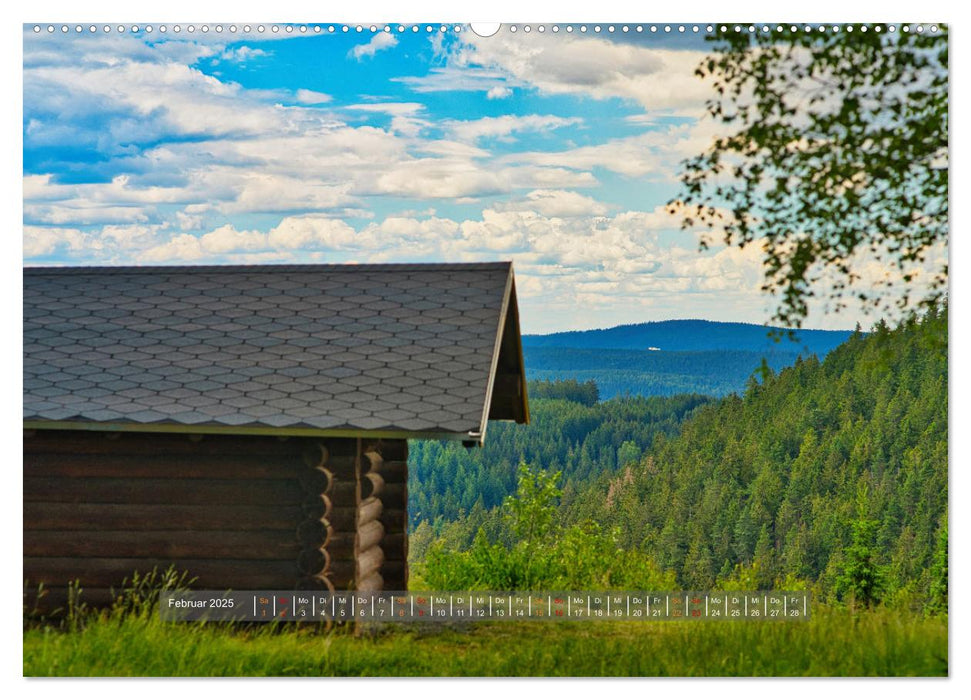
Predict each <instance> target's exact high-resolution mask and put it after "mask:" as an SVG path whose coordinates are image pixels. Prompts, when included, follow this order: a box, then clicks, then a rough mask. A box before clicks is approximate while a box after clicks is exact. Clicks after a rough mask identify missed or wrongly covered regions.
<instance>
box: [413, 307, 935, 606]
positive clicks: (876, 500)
mask: <svg viewBox="0 0 971 700" xmlns="http://www.w3.org/2000/svg"><path fill="white" fill-rule="evenodd" d="M947 400H948V395H947V314H946V309H945V310H937V311H933V312H931V313H929V314H928V315H927V316H926V317H925V318H924V319H923V320H921V321H919V322H918V321H913V322H909V323H907V324H904V325H902V326H901V327H899V328H897V329H895V330H890V329H888V328H887V327H886V326H885V325H883V324H880V325H878V326H877V328H876V329H875V330H874V331H873V333H871V334H869V335H868V336H866V337H864V336H862V335H859V334H857V335H854V336H853V337H851V338H850V339H849V340H848V341H847V342H846V343H845V344H844V345H842V346H841V347H839V348H837V349H836V350H834V351H833V352H832V353H830V354H829V355H828V356H827V358H826V360H825V361H824V362H822V363H820V362H819V361H818V360H817V359H816V358H815V357H810V358H809V359H804V360H800V361H799V362H798V363H796V365H795V366H793V367H791V368H787V369H784V370H782V371H781V372H779V373H778V374H775V373H773V372H769V373H768V374H767V376H765V378H764V380H763V381H761V382H759V381H756V380H755V379H754V378H753V379H752V380H751V381H750V382H749V385H748V388H747V390H746V392H745V394H744V396H741V397H740V396H735V395H733V396H729V397H727V398H725V399H723V400H721V401H719V402H717V403H712V404H709V405H704V406H699V407H698V408H697V410H695V411H693V413H692V414H691V416H690V417H689V418H688V420H686V421H685V422H684V423H683V424H682V426H681V429H680V433H679V434H677V435H675V434H672V432H668V431H664V432H661V433H659V434H658V435H657V436H656V437H655V439H654V440H652V443H651V446H650V448H649V449H647V450H646V451H645V454H644V455H643V457H641V458H640V459H638V460H637V462H636V464H634V465H632V466H629V467H623V468H622V469H621V470H620V472H616V473H613V472H610V471H606V470H605V471H604V472H603V473H602V474H601V475H600V476H595V477H594V478H593V480H592V482H589V481H588V482H587V483H585V484H582V485H581V482H580V481H574V482H573V483H568V484H567V485H566V486H565V487H564V488H563V492H562V494H557V496H558V498H557V500H558V501H559V507H558V510H557V512H556V516H555V518H554V520H553V523H554V525H552V526H551V527H552V530H551V534H550V537H551V538H552V540H551V541H552V542H554V543H556V544H555V550H556V551H560V550H561V549H562V548H563V547H567V548H568V549H569V548H570V547H574V545H572V544H569V543H566V544H564V543H565V542H566V540H564V538H565V537H567V535H569V537H570V538H573V539H576V538H577V537H578V536H579V533H582V532H584V531H586V530H585V528H593V529H594V530H595V532H596V533H598V534H597V535H596V539H595V542H596V543H599V544H597V546H598V547H601V549H604V551H607V550H606V549H605V548H604V547H603V543H604V542H608V543H609V544H612V545H613V549H614V550H621V551H624V552H627V553H629V554H631V555H632V556H631V560H632V561H634V562H639V564H638V566H640V567H641V568H642V569H643V570H644V571H645V572H650V576H648V574H647V573H645V574H644V575H645V576H648V578H647V579H645V581H644V584H645V585H646V584H648V583H650V580H656V579H657V572H659V571H661V572H667V573H669V574H670V575H671V576H672V577H673V578H674V580H675V581H676V582H677V584H678V585H679V586H681V587H683V588H686V589H695V590H703V589H709V588H735V589H755V588H761V589H765V588H772V587H779V588H802V587H806V586H808V587H811V588H812V589H813V590H814V594H815V595H816V596H817V597H818V598H820V599H826V600H852V601H854V603H859V604H870V603H874V602H877V601H881V600H883V601H888V602H893V603H896V604H901V605H909V606H913V607H923V608H924V609H937V610H941V609H944V610H946V600H947V599H946V596H947V492H948V480H947ZM618 439H623V436H618ZM512 454H515V452H513V453H512ZM524 457H525V460H526V461H527V462H529V461H530V458H529V457H526V456H525V455H524ZM537 483H538V482H537ZM534 491H535V490H534ZM521 495H523V494H521ZM525 497H526V498H525V500H526V501H529V500H530V498H533V500H535V494H534V495H533V496H530V494H529V493H526V494H525ZM521 500H522V499H521ZM513 505H514V504H513V503H512V502H507V504H506V508H505V509H495V510H493V511H487V510H485V509H482V508H476V509H474V510H473V511H472V512H471V513H470V514H469V515H468V516H467V517H466V518H464V519H462V520H459V521H456V522H454V523H451V524H448V525H447V526H443V527H441V528H440V530H441V531H440V532H439V533H437V534H435V533H433V532H431V531H430V530H429V529H428V528H425V529H424V531H422V532H416V535H419V536H418V537H417V538H416V540H417V541H416V542H415V544H416V545H417V549H416V552H421V551H422V550H423V549H424V550H427V549H428V547H429V545H431V543H432V542H433V541H435V540H436V538H437V540H438V544H437V545H436V546H435V547H434V548H433V549H432V557H431V561H432V563H433V564H434V565H433V566H432V567H431V572H432V573H433V574H436V575H440V576H441V575H443V573H444V574H447V573H448V572H449V571H452V570H454V571H457V572H459V573H461V574H462V575H463V576H465V577H466V579H467V578H468V577H469V571H471V570H473V569H474V567H473V569H470V568H469V567H472V566H473V564H474V563H475V561H478V560H481V559H482V557H484V556H487V555H488V556H491V557H492V558H493V559H495V560H496V561H500V560H502V561H507V560H509V558H510V557H513V555H515V554H516V553H517V552H531V551H533V550H531V549H530V548H529V547H526V546H524V545H523V544H522V543H521V542H519V541H518V538H517V536H516V534H515V529H511V528H510V526H509V522H510V517H511V516H510V508H511V507H512V506H513ZM477 533H478V539H476V536H477ZM556 533H559V535H557V534H556ZM472 540H474V541H475V546H473V547H471V549H469V544H470V541H472ZM571 541H572V540H571ZM591 546H592V545H591ZM496 547H498V548H500V549H502V550H503V551H505V552H507V553H508V554H507V555H506V556H505V559H503V557H498V558H497V556H496V555H497V552H499V550H497V549H495V548H496ZM463 549H466V550H468V551H466V552H464V553H463V552H462V550H463ZM475 557H478V559H476V558H475ZM487 558H488V557H487ZM513 558H514V557H513ZM530 561H533V560H530ZM551 561H554V563H555V561H558V560H551ZM604 561H606V560H604ZM610 562H611V563H610V564H609V565H610V566H613V567H617V566H620V567H621V568H622V567H623V563H622V558H621V560H619V561H618V560H616V558H614V559H610ZM645 562H646V563H645ZM604 565H607V564H604ZM463 566H464V567H465V568H464V569H463ZM551 566H552V564H551ZM419 569H420V567H419ZM462 572H464V573H462ZM444 577H445V578H447V576H444ZM533 577H534V578H535V574H534V575H533ZM460 578H461V577H460ZM636 578H637V577H636V576H634V579H636ZM649 579H650V580H649ZM603 580H605V581H606V582H608V583H609V582H611V581H614V580H622V581H623V582H624V585H626V586H630V585H634V584H636V583H637V581H636V580H631V578H630V577H628V576H621V575H619V574H617V573H614V574H612V575H610V576H605V577H603Z"/></svg>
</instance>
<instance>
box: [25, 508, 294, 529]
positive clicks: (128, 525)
mask: <svg viewBox="0 0 971 700" xmlns="http://www.w3.org/2000/svg"><path fill="white" fill-rule="evenodd" d="M303 520H304V514H303V511H302V509H301V508H300V507H299V506H264V505H158V504H143V505H130V504H125V503H42V502H27V503H24V531H30V530H83V531H85V532H90V531H97V530H136V531H145V530H159V529H161V528H163V527H178V528H179V529H180V530H192V531H200V530H202V531H205V530H237V531H240V532H249V531H258V532H259V531H264V530H285V531H287V533H289V534H292V533H293V531H294V529H295V528H296V527H297V525H298V524H299V523H301V522H302V521H303Z"/></svg>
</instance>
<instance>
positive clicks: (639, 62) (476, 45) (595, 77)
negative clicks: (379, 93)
mask: <svg viewBox="0 0 971 700" xmlns="http://www.w3.org/2000/svg"><path fill="white" fill-rule="evenodd" d="M464 36H465V40H466V43H464V44H462V45H460V46H459V47H458V48H457V49H455V50H453V51H451V52H450V53H449V54H448V55H447V64H446V66H445V67H443V68H440V69H438V70H436V71H431V72H430V73H429V74H427V75H425V76H408V77H404V78H401V80H402V81H403V82H406V83H407V84H408V85H409V86H410V87H412V89H414V90H416V91H424V92H433V91H440V90H448V89H460V90H461V89H468V90H483V91H485V92H487V93H488V92H489V91H492V90H497V91H498V92H497V93H496V96H503V93H502V92H501V91H502V89H506V90H508V89H509V87H510V86H523V87H531V88H534V89H536V90H538V91H539V92H541V93H543V94H547V95H562V94H572V95H581V96H586V97H594V98H597V99H605V98H610V97H619V98H623V99H628V100H632V101H634V102H637V103H639V104H641V105H643V106H644V108H645V109H649V110H658V109H664V110H688V111H689V112H691V113H692V114H698V113H700V112H701V109H702V107H703V105H704V102H705V99H707V98H708V97H709V96H710V86H708V85H706V84H705V83H704V82H703V81H702V80H700V79H698V78H696V77H695V76H694V70H695V68H696V67H697V66H698V64H699V63H700V61H701V59H702V58H703V57H704V56H705V54H704V52H702V51H675V50H670V49H657V48H649V47H647V46H643V45H638V44H633V43H627V42H619V41H612V40H610V39H607V38H599V37H593V36H580V35H568V34H557V35H553V34H546V35H543V34H536V35H533V36H530V37H529V38H528V40H524V39H523V37H521V36H518V35H515V34H510V33H508V32H500V33H499V34H498V35H496V36H492V37H488V38H483V37H479V36H477V35H475V34H474V33H471V32H470V33H468V34H466V35H464ZM455 74H458V75H455ZM453 77H454V78H455V79H456V80H457V81H458V84H457V85H454V86H453V87H449V86H450V85H453V84H454V82H456V81H453V80H452V78H453Z"/></svg>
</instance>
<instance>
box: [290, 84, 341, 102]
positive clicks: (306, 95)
mask: <svg viewBox="0 0 971 700" xmlns="http://www.w3.org/2000/svg"><path fill="white" fill-rule="evenodd" d="M296 98H297V102H299V103H300V104H304V105H319V104H324V103H325V102H330V101H331V100H332V99H334V98H332V97H331V96H330V95H327V94H325V93H323V92H317V91H316V90H305V89H304V88H300V89H299V90H297V93H296Z"/></svg>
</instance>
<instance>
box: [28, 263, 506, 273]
mask: <svg viewBox="0 0 971 700" xmlns="http://www.w3.org/2000/svg"><path fill="white" fill-rule="evenodd" d="M511 266H512V261H509V260H498V261H492V262H461V263H444V262H428V263H360V264H358V263H300V264H283V265H276V264H260V265H91V266H83V265H81V266H70V267H66V266H65V267H60V266H54V265H51V266H26V267H24V268H23V272H24V274H32V275H33V274H53V275H80V274H102V275H110V274H139V273H145V274H157V273H162V272H167V273H185V272H194V273H212V272H223V273H226V272H228V273H237V272H239V273H249V274H253V273H256V274H259V273H263V272H266V273H270V272H315V271H319V272H371V271H383V270H388V271H391V270H455V271H461V270H500V269H506V268H509V267H511Z"/></svg>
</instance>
